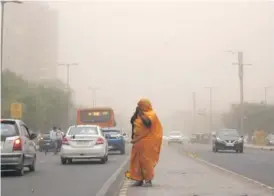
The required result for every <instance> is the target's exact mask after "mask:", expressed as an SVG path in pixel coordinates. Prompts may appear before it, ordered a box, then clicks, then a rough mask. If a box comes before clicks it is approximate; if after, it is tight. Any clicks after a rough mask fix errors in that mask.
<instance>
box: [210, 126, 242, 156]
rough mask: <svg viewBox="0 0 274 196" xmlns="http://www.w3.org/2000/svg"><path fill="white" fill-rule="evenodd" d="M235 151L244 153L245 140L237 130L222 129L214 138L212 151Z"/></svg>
mask: <svg viewBox="0 0 274 196" xmlns="http://www.w3.org/2000/svg"><path fill="white" fill-rule="evenodd" d="M219 150H235V151H236V152H240V153H243V152H244V138H243V137H242V136H240V134H239V132H238V131H237V130H236V129H220V130H218V131H217V132H216V133H215V134H214V135H213V138H212V151H213V152H218V151H219Z"/></svg>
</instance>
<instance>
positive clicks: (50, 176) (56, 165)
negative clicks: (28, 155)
mask: <svg viewBox="0 0 274 196" xmlns="http://www.w3.org/2000/svg"><path fill="white" fill-rule="evenodd" d="M126 158H127V155H119V154H117V155H116V154H115V153H111V155H109V161H108V162H107V163H106V164H100V163H98V162H96V161H92V162H91V161H89V162H87V161H84V162H76V163H72V164H69V165H61V164H60V156H58V155H53V153H48V154H47V155H46V156H45V155H44V154H43V153H40V152H38V153H37V165H36V172H26V173H25V175H24V176H22V177H18V176H15V175H13V174H12V173H3V174H2V177H1V183H2V184H1V185H2V191H1V192H2V195H3V196H16V195H18V196H19V195H20V196H95V195H96V193H97V192H98V191H99V190H100V189H101V188H102V186H103V184H104V183H105V182H106V181H107V180H108V179H109V177H110V176H111V175H112V174H113V173H114V172H115V171H116V170H117V169H118V168H120V166H121V165H122V163H123V162H124V161H125V160H126ZM26 171H28V169H26Z"/></svg>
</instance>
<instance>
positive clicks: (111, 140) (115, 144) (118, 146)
mask: <svg viewBox="0 0 274 196" xmlns="http://www.w3.org/2000/svg"><path fill="white" fill-rule="evenodd" d="M102 131H103V133H104V135H105V138H106V139H107V141H108V151H120V153H121V154H125V139H124V137H123V135H122V133H121V130H120V129H118V128H115V127H114V128H103V129H102Z"/></svg>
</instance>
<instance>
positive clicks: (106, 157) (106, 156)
mask: <svg viewBox="0 0 274 196" xmlns="http://www.w3.org/2000/svg"><path fill="white" fill-rule="evenodd" d="M107 161H108V155H105V156H104V157H103V158H101V160H100V163H101V164H105V163H106V162H107Z"/></svg>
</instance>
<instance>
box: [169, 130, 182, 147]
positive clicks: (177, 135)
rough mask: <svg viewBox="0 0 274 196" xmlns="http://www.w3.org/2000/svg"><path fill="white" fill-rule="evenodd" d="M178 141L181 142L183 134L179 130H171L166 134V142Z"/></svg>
mask: <svg viewBox="0 0 274 196" xmlns="http://www.w3.org/2000/svg"><path fill="white" fill-rule="evenodd" d="M171 143H180V144H183V135H182V133H181V132H180V131H171V132H170V133H169V136H168V144H171Z"/></svg>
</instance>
